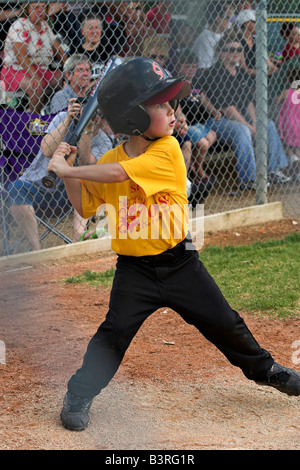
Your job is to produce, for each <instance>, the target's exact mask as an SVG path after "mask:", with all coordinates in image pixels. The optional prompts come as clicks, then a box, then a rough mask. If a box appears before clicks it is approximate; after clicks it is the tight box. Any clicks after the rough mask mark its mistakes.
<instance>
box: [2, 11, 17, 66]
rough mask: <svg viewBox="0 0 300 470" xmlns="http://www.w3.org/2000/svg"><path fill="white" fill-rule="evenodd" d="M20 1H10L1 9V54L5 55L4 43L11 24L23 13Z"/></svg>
mask: <svg viewBox="0 0 300 470" xmlns="http://www.w3.org/2000/svg"><path fill="white" fill-rule="evenodd" d="M21 6H22V4H21V3H20V2H9V3H7V5H3V8H1V10H0V54H1V57H2V55H3V49H4V43H5V39H6V36H7V33H8V30H9V28H10V27H11V25H12V24H13V23H14V22H15V21H16V19H17V18H18V17H19V16H20V14H21ZM1 65H2V64H1Z"/></svg>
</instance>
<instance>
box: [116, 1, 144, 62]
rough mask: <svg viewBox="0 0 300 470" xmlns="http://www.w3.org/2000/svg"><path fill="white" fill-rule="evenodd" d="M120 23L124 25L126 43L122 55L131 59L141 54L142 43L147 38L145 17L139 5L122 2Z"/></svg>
mask: <svg viewBox="0 0 300 470" xmlns="http://www.w3.org/2000/svg"><path fill="white" fill-rule="evenodd" d="M120 22H122V23H123V24H124V27H125V31H126V37H127V43H126V46H125V47H124V50H123V51H122V55H125V56H126V57H133V56H138V55H142V54H143V47H144V41H145V40H146V38H147V37H148V27H147V24H146V16H145V13H144V12H143V10H142V8H140V4H137V5H135V2H130V3H129V4H128V5H127V2H123V11H122V16H121V18H120Z"/></svg>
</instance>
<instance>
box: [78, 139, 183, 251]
mask: <svg viewBox="0 0 300 470" xmlns="http://www.w3.org/2000/svg"><path fill="white" fill-rule="evenodd" d="M112 162H115V163H120V164H121V165H122V167H123V168H124V170H125V171H126V173H127V175H128V176H129V178H130V179H128V180H126V181H124V182H122V183H98V182H93V181H86V180H84V181H81V184H82V209H83V215H84V217H85V218H89V217H91V216H93V215H95V214H96V213H97V212H99V211H100V210H102V209H103V208H104V207H105V210H106V215H107V221H108V226H109V231H110V235H111V247H112V249H113V250H114V251H115V252H116V253H118V254H121V255H127V256H147V255H156V254H159V253H162V252H163V251H165V250H167V249H169V248H173V247H174V246H175V245H177V244H178V243H179V242H180V241H181V240H183V239H184V238H185V237H186V235H187V232H188V200H187V195H186V177H187V175H186V168H185V163H184V160H183V156H182V152H181V149H180V146H179V143H178V141H177V140H176V139H175V137H172V136H166V137H162V138H160V139H158V140H156V141H154V142H151V144H150V145H149V147H148V148H147V150H146V152H145V153H143V154H142V155H139V156H138V157H134V158H133V157H129V156H128V155H127V154H126V152H125V150H124V143H122V144H121V145H119V146H118V147H116V148H114V149H112V150H109V151H108V152H106V153H105V154H104V155H103V156H102V157H101V159H100V160H99V161H98V163H97V164H98V165H101V164H102V163H112Z"/></svg>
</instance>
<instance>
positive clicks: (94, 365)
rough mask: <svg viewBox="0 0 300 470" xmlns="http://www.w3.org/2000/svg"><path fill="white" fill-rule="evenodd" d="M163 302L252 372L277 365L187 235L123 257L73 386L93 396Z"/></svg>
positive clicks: (73, 390)
mask: <svg viewBox="0 0 300 470" xmlns="http://www.w3.org/2000/svg"><path fill="white" fill-rule="evenodd" d="M189 246H190V244H189ZM161 307H169V308H171V309H173V310H175V311H176V312H177V313H178V314H179V315H180V316H181V317H182V318H183V320H185V321H186V322H187V323H189V324H192V325H194V326H195V327H196V328H197V329H198V330H199V331H200V332H201V333H202V334H203V335H204V336H205V338H206V339H208V340H209V341H210V342H211V343H213V344H214V345H215V346H216V347H217V348H218V349H219V350H220V351H221V352H222V353H223V354H224V355H225V356H226V357H227V359H228V360H229V361H230V363H231V364H233V365H234V366H237V367H239V368H240V369H241V370H242V371H243V373H244V375H245V376H246V377H247V378H249V379H252V380H258V379H259V378H260V377H263V376H264V374H265V372H266V371H267V370H268V369H269V368H270V367H271V366H272V365H273V363H274V360H273V358H272V357H271V355H270V353H269V352H268V351H266V350H264V349H262V348H261V347H260V345H259V344H258V343H257V341H256V340H255V338H254V337H253V335H252V334H251V332H250V331H249V329H248V328H247V326H246V324H245V322H244V320H243V319H242V318H241V316H240V315H239V314H238V313H237V312H236V311H235V310H233V309H232V308H231V307H230V305H229V304H228V302H227V301H226V300H225V298H224V296H223V294H222V293H221V291H220V289H219V288H218V286H217V285H216V283H215V282H214V280H213V279H212V277H211V276H210V275H209V273H208V272H207V271H206V269H205V267H204V265H203V263H202V262H201V261H200V260H199V255H198V252H197V251H196V250H195V249H193V250H190V249H186V246H185V241H184V242H182V243H181V244H180V245H177V246H176V247H175V249H173V250H168V251H167V252H165V253H163V254H162V255H158V256H154V257H143V258H134V257H130V256H122V255H120V256H119V257H118V261H117V269H116V274H115V278H114V282H113V286H112V290H111V297H110V304H109V311H108V313H107V316H106V319H105V321H104V322H103V323H102V324H101V325H100V327H99V329H98V331H97V332H96V334H95V335H94V336H93V338H92V339H91V341H90V343H89V344H88V347H87V351H86V354H85V356H84V360H83V364H82V367H81V368H80V369H79V370H78V371H77V372H76V373H75V374H74V375H73V376H72V377H71V379H70V380H69V383H68V390H69V391H70V392H71V393H73V394H74V395H78V396H82V397H93V396H95V395H97V394H98V393H99V392H100V391H101V390H102V389H103V388H104V387H106V385H107V384H108V383H109V381H110V380H111V379H112V377H113V376H114V374H115V373H116V371H117V369H118V367H119V365H120V363H121V361H122V359H123V357H124V354H125V352H126V350H127V348H128V346H129V345H130V342H131V340H132V339H133V337H134V336H135V334H136V333H137V331H138V329H139V328H140V326H141V325H142V324H143V322H144V321H145V320H146V319H147V318H148V317H149V315H151V314H152V313H153V312H154V311H156V310H157V309H159V308H161ZM187 347H188V346H187ZM142 366H143V365H142V364H141V367H142Z"/></svg>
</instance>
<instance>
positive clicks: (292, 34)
mask: <svg viewBox="0 0 300 470" xmlns="http://www.w3.org/2000/svg"><path fill="white" fill-rule="evenodd" d="M280 34H281V36H282V37H283V39H284V40H285V41H286V45H285V47H284V49H283V51H282V57H283V61H287V60H289V59H291V58H293V57H295V56H299V55H300V29H299V26H298V25H297V24H296V23H293V22H288V21H287V22H284V23H283V24H282V26H281V29H280Z"/></svg>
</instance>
